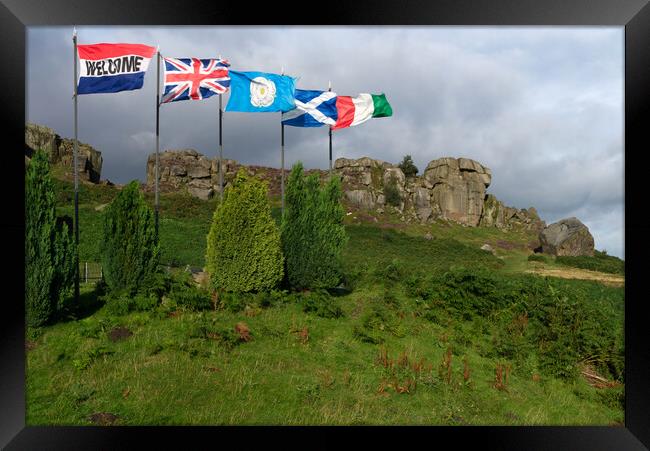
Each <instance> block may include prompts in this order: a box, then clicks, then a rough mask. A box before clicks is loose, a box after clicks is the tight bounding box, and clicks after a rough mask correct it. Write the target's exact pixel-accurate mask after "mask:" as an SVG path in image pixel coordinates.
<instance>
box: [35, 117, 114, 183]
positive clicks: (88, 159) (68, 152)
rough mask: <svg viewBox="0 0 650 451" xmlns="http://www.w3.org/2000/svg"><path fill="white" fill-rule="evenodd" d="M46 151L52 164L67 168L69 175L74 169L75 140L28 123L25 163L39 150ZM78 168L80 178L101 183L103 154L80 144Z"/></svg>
mask: <svg viewBox="0 0 650 451" xmlns="http://www.w3.org/2000/svg"><path fill="white" fill-rule="evenodd" d="M39 149H41V150H44V151H45V153H47V155H48V159H49V162H50V164H52V165H60V166H63V167H64V168H66V173H67V175H71V174H73V169H74V166H73V165H74V139H67V138H61V136H59V135H57V134H56V133H55V132H54V130H52V129H51V128H49V127H45V126H43V125H38V124H31V123H28V124H27V125H26V126H25V159H26V161H25V163H26V164H27V163H28V161H29V159H31V157H32V154H33V153H34V152H35V151H37V150H39ZM78 150H79V152H78V154H77V168H78V173H79V178H80V179H81V180H86V181H89V182H92V183H99V180H100V177H101V173H102V153H101V152H100V151H98V150H96V149H94V148H93V147H92V146H90V145H89V144H85V143H82V142H79V146H78Z"/></svg>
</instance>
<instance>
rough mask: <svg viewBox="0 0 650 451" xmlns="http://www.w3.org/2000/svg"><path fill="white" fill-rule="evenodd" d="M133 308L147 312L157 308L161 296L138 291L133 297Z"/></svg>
mask: <svg viewBox="0 0 650 451" xmlns="http://www.w3.org/2000/svg"><path fill="white" fill-rule="evenodd" d="M133 304H134V306H133V308H134V310H136V311H138V312H147V311H151V310H153V309H155V308H156V307H158V304H160V298H159V297H158V296H156V295H155V294H153V293H150V294H144V293H138V294H136V295H135V296H134V297H133Z"/></svg>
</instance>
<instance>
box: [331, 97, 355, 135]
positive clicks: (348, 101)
mask: <svg viewBox="0 0 650 451" xmlns="http://www.w3.org/2000/svg"><path fill="white" fill-rule="evenodd" d="M336 113H337V114H338V119H337V120H336V124H334V126H332V130H336V129H338V128H345V127H349V126H350V124H352V121H353V120H354V103H352V97H349V96H337V97H336Z"/></svg>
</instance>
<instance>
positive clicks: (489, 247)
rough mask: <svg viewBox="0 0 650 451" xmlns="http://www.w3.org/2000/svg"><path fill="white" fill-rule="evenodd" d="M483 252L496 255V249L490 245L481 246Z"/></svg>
mask: <svg viewBox="0 0 650 451" xmlns="http://www.w3.org/2000/svg"><path fill="white" fill-rule="evenodd" d="M481 250H482V251H486V252H489V253H491V254H493V255H494V254H495V252H494V248H493V247H492V246H490V245H489V244H487V243H486V244H484V245H483V246H481Z"/></svg>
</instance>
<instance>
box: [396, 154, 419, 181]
mask: <svg viewBox="0 0 650 451" xmlns="http://www.w3.org/2000/svg"><path fill="white" fill-rule="evenodd" d="M399 168H400V169H401V170H402V172H403V173H404V175H405V176H406V177H415V176H416V175H417V173H418V168H417V167H416V166H415V164H414V163H413V159H412V158H411V156H410V155H405V156H404V158H403V159H402V162H401V163H400V164H399Z"/></svg>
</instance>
